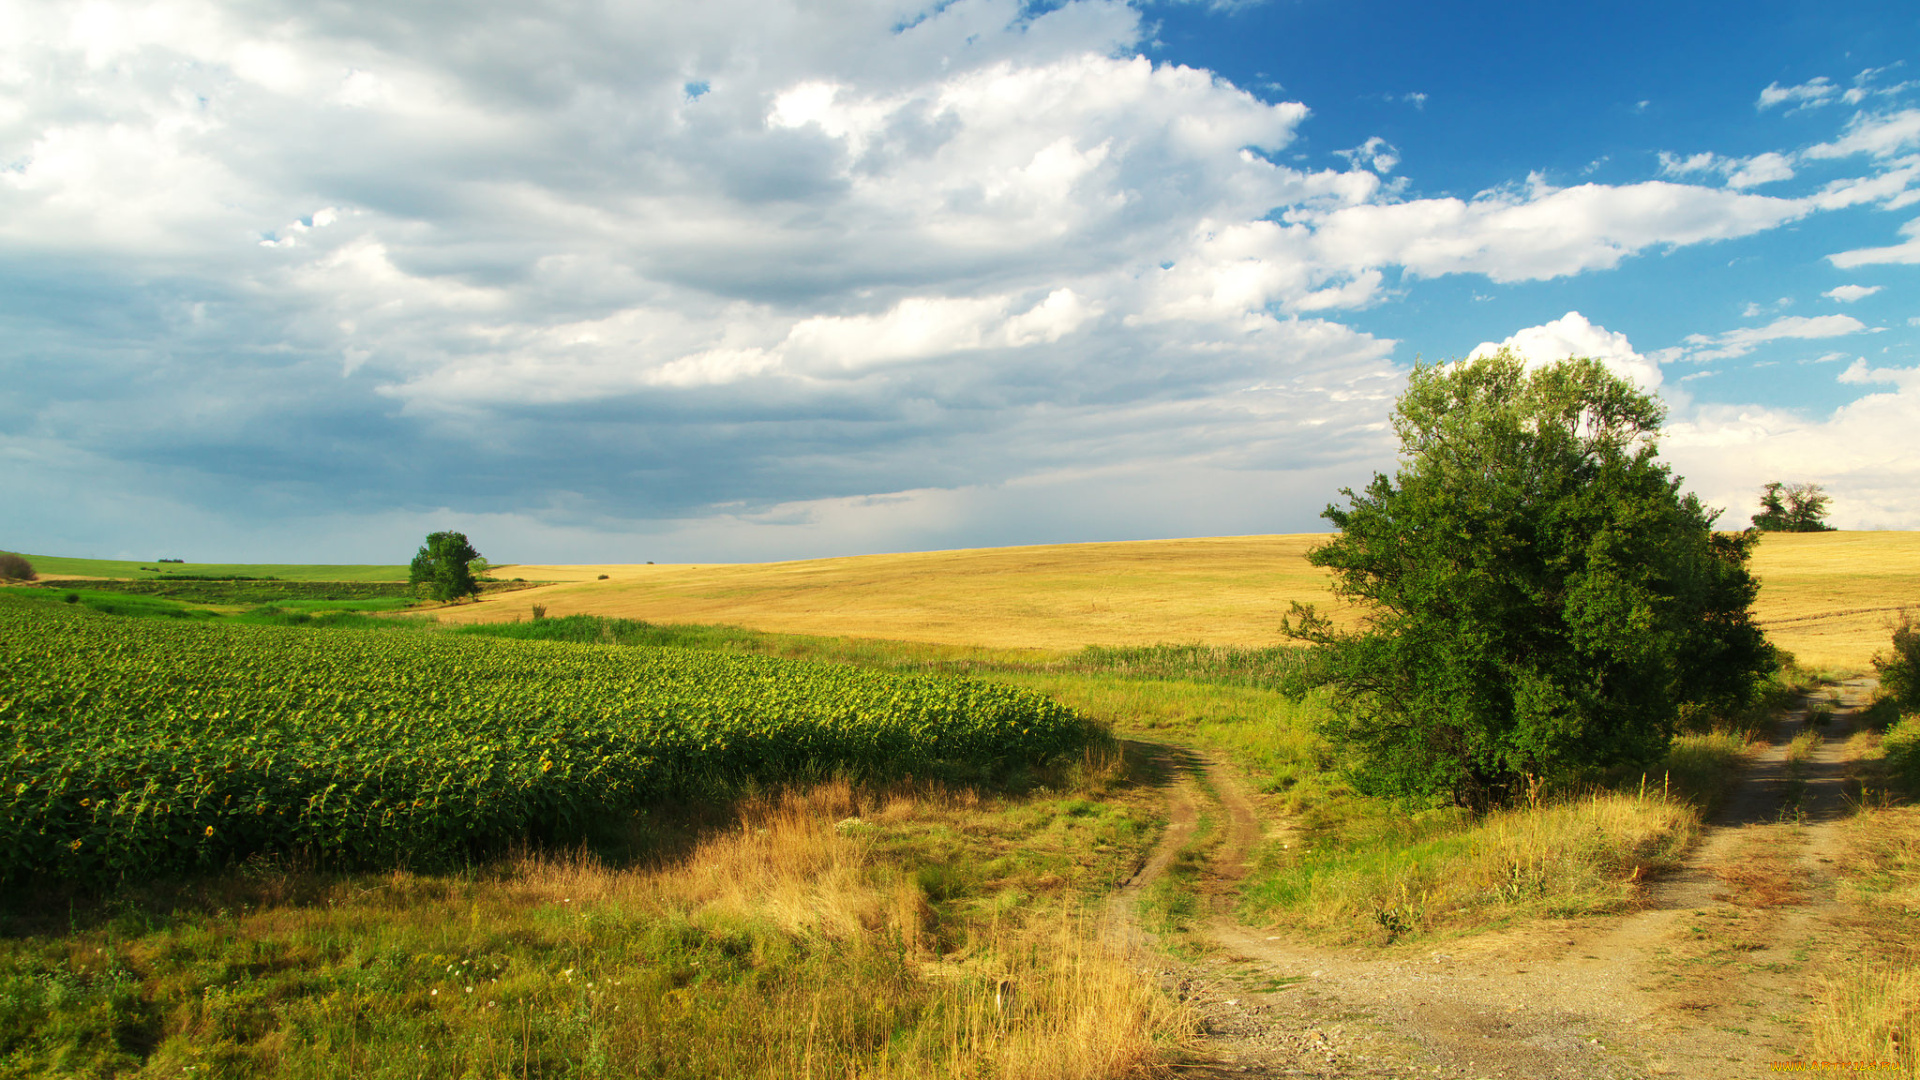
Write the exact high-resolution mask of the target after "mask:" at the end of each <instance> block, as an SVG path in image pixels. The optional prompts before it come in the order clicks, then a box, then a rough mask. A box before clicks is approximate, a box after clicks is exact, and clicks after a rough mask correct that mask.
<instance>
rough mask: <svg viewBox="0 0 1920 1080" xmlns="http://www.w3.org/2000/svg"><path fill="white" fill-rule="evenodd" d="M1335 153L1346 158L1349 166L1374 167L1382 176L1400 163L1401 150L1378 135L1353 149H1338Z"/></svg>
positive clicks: (1358, 167)
mask: <svg viewBox="0 0 1920 1080" xmlns="http://www.w3.org/2000/svg"><path fill="white" fill-rule="evenodd" d="M1334 153H1336V154H1338V155H1340V156H1341V157H1343V158H1346V159H1347V165H1348V167H1349V168H1354V169H1372V170H1373V171H1374V172H1377V173H1379V174H1380V175H1382V176H1385V175H1386V174H1388V173H1390V172H1392V171H1393V168H1394V166H1396V165H1398V164H1400V151H1399V150H1398V149H1396V148H1395V147H1394V145H1393V144H1392V143H1390V142H1388V141H1387V140H1385V139H1383V138H1381V137H1380V136H1378V135H1375V136H1373V137H1372V138H1370V139H1368V140H1367V141H1366V142H1364V143H1362V144H1361V145H1359V146H1356V147H1354V148H1353V149H1351V150H1336V151H1334Z"/></svg>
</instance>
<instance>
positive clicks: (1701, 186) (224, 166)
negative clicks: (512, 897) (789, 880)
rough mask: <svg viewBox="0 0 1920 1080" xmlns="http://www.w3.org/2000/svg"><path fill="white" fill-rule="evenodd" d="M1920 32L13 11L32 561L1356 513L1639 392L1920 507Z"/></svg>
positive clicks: (388, 11)
mask: <svg viewBox="0 0 1920 1080" xmlns="http://www.w3.org/2000/svg"><path fill="white" fill-rule="evenodd" d="M1917 301H1920V7H1916V6H1915V5H1913V4H1912V3H1911V0H1903V2H1898V3H1873V2H1862V3H1850V4H1846V5H1836V4H1832V3H1826V2H1822V3H1814V2H1791V3H1787V2H1776V0H1759V2H1743V3H1740V4H1737V5H1736V4H1710V3H1702V4H1693V5H1683V4H1673V3H1670V2H1665V3H1659V4H1653V3H1638V2H1634V0H1626V2H1621V3H1615V4H1609V5H1561V4H1540V3H1537V2H1531V3H1524V4H1522V3H1478V4H1473V5H1435V4H1413V3H1383V2H1375V0H1265V2H1258V0H1251V2H1240V3H1231V4H1206V3H1174V2H1150V0H1134V2H1125V0H1071V2H1064V3H1060V2H1052V0H1048V2H1043V3H1036V4H1022V3H1019V2H1017V0H949V2H935V3H931V4H929V3H924V2H918V0H822V2H818V3H792V2H789V0H752V2H742V0H706V2H703V3H699V4H685V3H672V4H668V3H651V2H632V3H620V2H600V3H593V2H588V3H581V2H577V0H569V2H565V3H551V2H541V0H513V2H511V3H506V2H486V0H481V2H476V3H470V4H464V5H453V6H449V5H444V4H427V3H412V2H408V0H381V2H380V3H363V2H359V0H328V2H321V3H315V2H313V0H300V2H276V0H259V2H254V3H245V4H239V3H229V4H222V3H207V2H199V0H151V2H126V3H121V2H112V0H98V2H82V3H74V2H72V0H64V2H60V3H41V2H34V0H26V2H23V0H0V470H3V471H0V476H4V478H5V480H4V485H0V492H4V494H3V495H0V507H4V510H0V548H4V549H9V550H18V551H23V552H28V553H35V554H59V555H71V556H92V557H103V558H139V559H148V558H153V559H157V558H185V559H188V560H190V561H259V562H296V561H300V562H306V561H311V562H376V563H391V562H403V561H405V560H406V559H407V558H409V557H410V556H411V554H412V552H413V550H414V549H415V548H416V547H418V545H419V544H420V541H421V538H422V537H423V536H424V535H425V534H426V533H427V532H429V531H434V530H438V529H448V528H451V529H459V530H461V531H464V532H465V533H467V535H468V536H469V537H470V538H471V539H472V540H473V542H474V545H475V546H476V547H477V548H479V549H480V550H481V551H482V552H484V553H485V554H486V555H488V556H489V557H490V558H491V559H493V560H494V561H495V562H535V563H538V562H643V561H658V562H731V561H761V560H777V559H797V558H811V557H819V556H832V555H850V554H862V553H868V552H879V551H906V550H937V549H944V548H959V547H982V546H1000V545H1012V544H1040V543H1063V542H1077V541H1103V540H1129V539H1149V538H1160V537H1180V536H1213V535H1239V534H1251V533H1270V532H1304V531H1315V530H1321V529H1325V528H1326V527H1327V524H1326V522H1325V521H1323V520H1322V519H1321V518H1320V516H1319V515H1320V512H1321V510H1322V509H1323V508H1325V507H1326V506H1327V505H1328V503H1330V502H1335V501H1338V500H1339V499H1340V495H1339V492H1340V489H1341V488H1343V487H1355V488H1357V487H1360V486H1362V485H1364V484H1365V483H1366V482H1367V481H1368V480H1369V478H1370V477H1371V476H1372V475H1373V474H1374V473H1375V472H1376V471H1391V470H1392V469H1393V467H1394V461H1395V451H1396V445H1395V442H1394V440H1393V437H1392V433H1391V429H1390V428H1389V426H1388V417H1389V414H1390V412H1391V409H1392V407H1393V403H1394V400H1395V398H1396V397H1397V396H1398V394H1399V392H1400V391H1401V390H1402V389H1403V388H1404V386H1405V383H1406V378H1407V374H1408V372H1409V371H1410V370H1411V369H1412V367H1413V365H1414V364H1415V363H1416V362H1426V363H1433V362H1440V361H1451V360H1458V359H1462V358H1466V357H1470V356H1473V355H1477V354H1481V353H1484V352H1486V351H1489V350H1492V349H1495V348H1498V347H1500V346H1502V345H1506V346H1510V347H1513V348H1515V349H1517V350H1519V351H1520V352H1522V353H1523V354H1525V355H1527V356H1528V357H1529V358H1530V359H1532V360H1534V361H1536V362H1542V363H1544V362H1549V361H1552V360H1555V359H1559V358H1561V357H1565V356H1568V355H1582V356H1594V357H1597V358H1599V359H1601V360H1602V361H1604V362H1605V363H1607V364H1608V366H1609V367H1611V368H1612V369H1613V370H1615V371H1617V372H1619V373H1620V374H1621V375H1623V376H1625V377H1627V378H1630V379H1632V380H1634V381H1635V382H1636V383H1637V384H1638V385H1639V386H1641V387H1642V388H1644V389H1647V390H1649V391H1653V392H1657V393H1658V394H1659V395H1660V396H1661V398H1662V399H1663V400H1664V401H1665V403H1666V405H1667V408H1668V425H1667V427H1666V429H1665V431H1664V432H1663V434H1662V437H1661V440H1660V447H1661V453H1662V456H1663V458H1664V459H1665V460H1667V461H1668V462H1669V463H1670V464H1671V465H1672V466H1673V468H1674V471H1675V473H1676V474H1677V475H1680V476H1682V477H1684V478H1685V485H1686V487H1687V488H1688V489H1689V490H1691V491H1694V492H1696V493H1698V494H1699V495H1700V496H1701V497H1702V498H1703V499H1705V500H1706V501H1707V502H1708V503H1709V504H1710V505H1712V506H1715V507H1724V508H1726V513H1725V515H1724V516H1723V517H1722V519H1721V524H1722V525H1723V526H1728V527H1737V526H1741V525H1744V524H1745V523H1746V518H1747V516H1748V515H1750V514H1752V513H1753V512H1754V511H1755V510H1756V509H1757V507H1756V505H1755V495H1756V494H1757V492H1758V490H1759V488H1760V486H1761V485H1762V484H1764V483H1766V482H1767V481H1771V480H1781V481H1785V482H1788V483H1818V484H1821V485H1823V486H1824V487H1825V489H1826V490H1827V492H1828V493H1829V494H1830V495H1831V496H1832V498H1833V503H1832V510H1833V512H1832V518H1831V520H1832V521H1833V522H1834V523H1835V524H1837V525H1839V526H1841V527H1844V528H1863V529H1915V528H1920V453H1915V452H1914V450H1913V446H1914V443H1915V438H1914V433H1915V432H1916V431H1920V302H1917Z"/></svg>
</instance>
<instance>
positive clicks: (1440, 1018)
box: [1117, 680, 1891, 1080]
mask: <svg viewBox="0 0 1920 1080" xmlns="http://www.w3.org/2000/svg"><path fill="white" fill-rule="evenodd" d="M1871 685H1872V684H1871V683H1870V682H1869V681H1867V680H1854V681H1852V682H1849V683H1847V684H1845V685H1844V686H1843V687H1842V688H1841V696H1840V701H1841V704H1840V706H1839V707H1838V708H1837V709H1836V711H1835V716H1834V718H1833V719H1832V720H1831V721H1830V722H1829V723H1828V724H1827V725H1826V726H1825V727H1824V729H1823V731H1824V734H1825V735H1826V740H1825V742H1824V743H1822V744H1821V745H1820V746H1819V747H1817V748H1816V749H1814V750H1813V752H1812V753H1811V754H1809V755H1807V756H1806V757H1805V759H1804V760H1803V761H1802V762H1799V763H1795V762H1792V761H1790V760H1789V744H1790V743H1791V741H1792V739H1793V737H1794V736H1795V735H1796V734H1798V733H1799V732H1800V731H1802V730H1804V729H1805V728H1806V727H1807V725H1808V724H1809V723H1810V721H1809V719H1808V716H1809V711H1808V709H1807V708H1806V706H1805V705H1804V704H1803V706H1802V707H1801V708H1800V709H1798V710H1796V711H1794V712H1793V713H1791V714H1789V715H1788V716H1787V717H1786V718H1785V719H1784V720H1783V721H1782V722H1781V726H1780V728H1781V729H1780V731H1779V733H1778V738H1777V739H1776V740H1775V741H1774V743H1773V744H1772V745H1770V746H1767V747H1766V748H1764V749H1763V750H1760V751H1758V752H1756V753H1755V754H1754V755H1753V756H1752V758H1751V759H1750V762H1749V764H1748V766H1747V767H1746V772H1745V775H1744V776H1743V778H1742V779H1741V781H1740V783H1739V784H1738V786H1737V787H1736V789H1735V791H1734V793H1733V795H1732V796H1731V797H1730V798H1729V800H1728V803H1727V805H1726V806H1725V807H1724V809H1723V810H1722V811H1721V812H1720V814H1719V815H1718V816H1717V817H1716V818H1715V819H1714V820H1713V821H1712V822H1710V823H1709V825H1708V827H1707V829H1706V830H1705V832H1704V834H1703V837H1702V840H1701V842H1700V843H1699V844H1698V845H1697V847H1696V848H1695V850H1694V851H1693V852H1692V853H1691V855H1690V856H1689V857H1688V859H1687V860H1686V862H1685V863H1684V865H1683V866H1682V867H1681V868H1680V869H1679V870H1678V871H1677V872H1675V873H1673V874H1670V875H1667V876H1666V877H1664V878H1662V879H1659V880H1656V881H1654V882H1653V883H1651V884H1650V885H1649V887H1648V888H1647V890H1646V893H1645V896H1644V903H1643V904H1642V905H1641V906H1640V907H1639V908H1638V909H1637V910H1635V911H1633V912H1632V913H1630V914H1627V915H1624V916H1613V917H1592V918H1581V919H1569V920H1549V921H1543V922H1538V923H1532V924H1528V925H1525V926H1522V927H1518V928H1514V929H1507V930H1500V931H1495V932H1490V933H1485V934H1482V935H1479V936H1477V937H1470V938H1464V939H1455V940H1449V941H1444V942H1437V943H1436V942H1434V941H1431V940H1429V941H1427V942H1425V943H1423V944H1418V945H1403V946H1398V947H1392V948H1386V949H1377V948H1376V949H1367V948H1343V947H1325V946H1314V945H1310V944H1306V943H1303V942H1302V941H1300V940H1298V939H1297V938H1296V937H1294V936H1292V935H1289V934H1288V933H1287V931H1286V930H1285V929H1284V927H1258V926H1249V925H1246V924H1244V923H1242V922H1240V921H1238V920H1237V919H1236V918H1234V916H1233V915H1232V914H1231V912H1230V910H1229V898H1230V897H1231V895H1232V894H1233V891H1234V885H1235V884H1236V882H1237V881H1238V880H1239V878H1240V877H1241V876H1242V875H1243V874H1244V873H1245V865H1246V861H1247V858H1248V856H1249V854H1250V853H1251V852H1252V851H1253V850H1254V848H1255V846H1256V845H1257V844H1258V843H1259V841H1260V839H1261V837H1262V834H1263V832H1264V831H1265V826H1264V825H1263V823H1262V821H1261V817H1260V815H1259V813H1258V810H1257V808H1256V805H1255V800H1254V798H1253V797H1252V796H1250V795H1249V794H1248V792H1247V789H1246V787H1245V785H1244V784H1243V783H1242V782H1241V781H1240V780H1239V778H1238V777H1237V776H1236V775H1235V773H1234V771H1233V770H1232V769H1230V768H1228V767H1227V766H1225V765H1222V764H1220V763H1218V762H1208V761H1202V760H1196V759H1194V758H1193V757H1191V756H1190V755H1186V754H1185V753H1184V752H1175V753H1171V754H1169V755H1168V756H1167V758H1166V760H1167V761H1168V762H1170V763H1171V764H1172V766H1173V767H1174V768H1175V770H1176V772H1175V777H1174V779H1173V782H1172V783H1170V784H1169V801H1170V804H1171V811H1170V818H1171V820H1172V821H1173V822H1174V827H1173V828H1170V829H1169V831H1168V833H1167V835H1166V837H1165V838H1164V839H1163V840H1162V841H1161V843H1160V847H1159V848H1158V849H1156V851H1155V853H1154V857H1153V858H1152V859H1151V860H1149V862H1148V863H1147V865H1146V867H1145V868H1144V869H1143V871H1142V873H1141V874H1139V875H1138V876H1136V878H1135V879H1134V880H1133V881H1131V882H1129V883H1128V885H1127V887H1126V888H1125V889H1124V890H1123V895H1122V897H1121V898H1120V899H1119V900H1118V901H1117V903H1119V904H1121V905H1123V906H1124V905H1126V904H1127V903H1128V902H1129V901H1131V900H1137V899H1138V898H1139V897H1140V896H1142V895H1144V894H1143V893H1142V892H1141V890H1143V889H1145V888H1146V887H1148V886H1149V885H1151V884H1152V881H1153V879H1154V877H1155V875H1156V874H1157V873H1159V872H1162V869H1163V868H1164V867H1165V866H1167V865H1168V864H1169V862H1170V861H1171V858H1172V853H1173V852H1174V851H1176V850H1178V849H1179V848H1180V847H1182V846H1183V845H1185V844H1186V843H1187V842H1188V839H1189V838H1190V837H1191V835H1192V832H1193V826H1192V823H1193V822H1194V821H1197V820H1198V819H1199V817H1200V815H1201V813H1202V808H1203V807H1209V806H1211V807H1215V808H1216V809H1215V812H1216V813H1223V814H1224V815H1225V816H1226V818H1227V819H1228V821H1229V822H1230V825H1229V827H1228V828H1227V830H1226V834H1225V838H1224V840H1223V841H1222V842H1221V843H1220V844H1219V846H1218V847H1217V848H1216V849H1215V851H1214V853H1213V855H1212V859H1211V865H1210V868H1209V870H1210V873H1209V875H1208V877H1207V878H1206V880H1205V885H1204V890H1205V893H1206V895H1207V899H1208V902H1209V904H1210V905H1211V914H1210V917H1208V918H1207V920H1206V922H1205V927H1204V930H1203V932H1202V937H1203V939H1204V942H1205V945H1206V949H1205V952H1206V953H1207V955H1206V957H1205V958H1204V959H1201V960H1197V961H1192V962H1183V963H1173V962H1169V961H1165V960H1162V961H1161V963H1162V965H1163V968H1164V969H1163V971H1162V978H1163V980H1164V981H1165V982H1166V983H1167V984H1168V985H1169V986H1170V987H1171V988H1173V989H1175V990H1176V991H1177V992H1179V993H1180V994H1181V996H1182V997H1184V998H1185V999H1186V1000H1187V1001H1188V1002H1189V1004H1191V1005H1192V1006H1193V1007H1195V1008H1196V1009H1197V1010H1199V1012H1200V1013H1201V1015H1202V1016H1203V1017H1204V1018H1205V1024H1206V1030H1205V1034H1204V1036H1203V1037H1202V1038H1201V1039H1200V1040H1199V1041H1198V1043H1197V1045H1196V1046H1195V1047H1194V1050H1193V1053H1192V1054H1191V1055H1190V1056H1189V1057H1188V1058H1187V1059H1186V1060H1185V1061H1183V1062H1182V1063H1181V1064H1180V1065H1179V1066H1178V1067H1177V1070H1176V1071H1177V1072H1179V1073H1181V1074H1183V1075H1195V1076H1228V1075H1233V1076H1269V1077H1278V1076H1343V1077H1344V1076H1371V1077H1400V1078H1413V1077H1423V1078H1428V1077H1444V1078H1456V1080H1473V1078H1480V1077H1486V1078H1493V1077H1513V1078H1543V1080H1544V1078H1549V1077H1553V1078H1581V1080H1585V1078H1593V1080H1601V1078H1605V1080H1617V1078H1626V1077H1656V1076H1679V1077H1690V1078H1693V1077H1697V1078H1702V1080H1714V1078H1731V1077H1751V1076H1759V1075H1762V1074H1767V1073H1771V1072H1775V1071H1780V1070H1779V1068H1778V1064H1777V1063H1786V1062H1792V1061H1794V1060H1795V1057H1794V1055H1795V1052H1796V1048H1797V1047H1798V1046H1799V1045H1800V1043H1801V1041H1802V1038H1803V1031H1802V1028H1801V1025H1800V1022H1799V1017H1800V1016H1801V1015H1802V1014H1803V1013H1804V1012H1805V1009H1806V1006H1807V1002H1808V1000H1809V996H1808V995H1809V990H1810V987H1811V985H1812V979H1813V977H1814V976H1815V975H1816V974H1817V973H1818V972H1819V971H1820V970H1821V968H1822V967H1823V965H1825V964H1827V963H1830V962H1832V961H1834V960H1836V959H1838V958H1840V957H1842V956H1843V955H1844V954H1846V953H1847V952H1848V951H1849V950H1850V949H1854V948H1857V947H1859V946H1860V944H1861V942H1860V941H1859V939H1858V934H1857V928H1856V927H1854V926H1852V925H1850V924H1849V920H1848V918H1847V916H1846V912H1845V910H1844V909H1843V907H1842V906H1841V905H1840V904H1839V903H1838V902H1837V901H1836V900H1835V896H1834V878H1833V873H1832V864H1833V860H1834V859H1835V857H1836V855H1837V851H1838V847H1839V839H1840V838H1839V836H1838V823H1839V821H1840V820H1841V818H1842V817H1843V816H1844V814H1845V812H1846V809H1847V806H1846V799H1845V794H1844V792H1843V789H1842V777H1843V774H1844V771H1845V766H1844V763H1843V762H1842V760H1841V749H1842V748H1841V744H1842V743H1843V742H1844V741H1845V738H1846V736H1847V735H1848V734H1850V733H1851V731H1852V729H1853V726H1854V713H1855V712H1856V710H1857V709H1858V708H1859V707H1861V705H1863V704H1864V702H1865V701H1866V700H1867V698H1868V696H1869V694H1870V692H1871ZM1203 771H1204V777H1205V781H1206V782H1205V783H1204V784H1202V783H1200V782H1199V779H1200V774H1201V773H1202V772H1203ZM1876 1075H1891V1074H1890V1073H1887V1072H1879V1073H1876Z"/></svg>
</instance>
